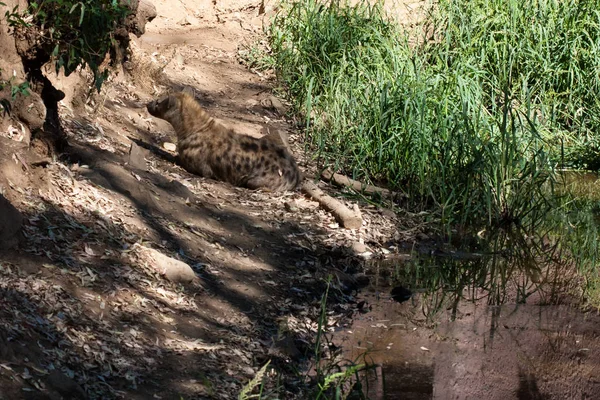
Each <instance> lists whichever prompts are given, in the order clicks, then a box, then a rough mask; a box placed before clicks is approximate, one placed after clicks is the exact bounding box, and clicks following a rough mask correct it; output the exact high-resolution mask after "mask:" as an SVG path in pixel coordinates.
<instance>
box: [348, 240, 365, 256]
mask: <svg viewBox="0 0 600 400" xmlns="http://www.w3.org/2000/svg"><path fill="white" fill-rule="evenodd" d="M367 250H368V249H367V246H366V245H365V244H364V243H360V242H354V243H352V251H353V252H354V253H356V254H361V253H364V252H366V251H367Z"/></svg>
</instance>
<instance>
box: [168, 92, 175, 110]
mask: <svg viewBox="0 0 600 400" xmlns="http://www.w3.org/2000/svg"><path fill="white" fill-rule="evenodd" d="M176 106H177V96H173V95H169V97H168V99H167V108H168V109H171V108H173V107H176Z"/></svg>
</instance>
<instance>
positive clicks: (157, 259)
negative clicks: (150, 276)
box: [136, 245, 198, 283]
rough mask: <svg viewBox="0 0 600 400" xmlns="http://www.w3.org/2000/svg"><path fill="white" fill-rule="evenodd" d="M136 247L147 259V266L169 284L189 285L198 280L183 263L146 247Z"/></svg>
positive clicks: (190, 268) (191, 270) (192, 271)
mask: <svg viewBox="0 0 600 400" xmlns="http://www.w3.org/2000/svg"><path fill="white" fill-rule="evenodd" d="M136 247H137V249H138V250H139V251H140V252H141V253H142V254H143V255H144V256H145V258H147V259H148V264H149V266H150V267H151V268H153V269H154V270H156V271H157V272H158V273H159V274H161V275H163V276H164V277H165V278H167V279H168V280H170V281H171V282H176V283H189V282H193V281H197V280H198V277H197V276H196V273H195V272H194V270H193V269H192V267H190V266H189V265H188V264H186V263H184V262H183V261H179V260H176V259H174V258H171V257H168V256H165V255H164V254H162V253H161V252H159V251H158V250H154V249H151V248H148V247H144V246H141V245H138V246H136Z"/></svg>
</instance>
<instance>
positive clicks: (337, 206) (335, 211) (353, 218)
mask: <svg viewBox="0 0 600 400" xmlns="http://www.w3.org/2000/svg"><path fill="white" fill-rule="evenodd" d="M301 190H302V192H303V193H305V194H307V195H308V196H310V197H312V198H313V199H314V200H316V201H317V202H318V203H319V204H320V205H321V207H323V208H324V209H326V210H327V211H329V212H330V213H331V214H332V215H333V216H334V217H335V219H336V220H337V221H338V222H339V224H340V225H342V226H343V227H344V228H346V229H358V228H360V227H361V226H362V222H363V220H362V216H361V215H360V211H359V210H358V208H356V210H355V211H352V210H350V209H349V208H348V207H346V206H345V205H344V204H342V203H341V202H339V201H338V200H336V199H334V198H333V197H331V196H329V195H328V194H326V193H325V192H323V191H322V190H321V189H319V188H318V187H317V185H315V184H314V183H313V182H311V181H308V180H307V181H305V182H304V183H303V184H302V188H301Z"/></svg>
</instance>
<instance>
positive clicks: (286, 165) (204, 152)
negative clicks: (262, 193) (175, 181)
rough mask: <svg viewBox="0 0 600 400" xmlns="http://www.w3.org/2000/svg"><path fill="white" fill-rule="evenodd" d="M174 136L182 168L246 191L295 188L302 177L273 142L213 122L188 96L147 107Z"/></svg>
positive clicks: (284, 152) (169, 99) (170, 98)
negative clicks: (170, 126)
mask: <svg viewBox="0 0 600 400" xmlns="http://www.w3.org/2000/svg"><path fill="white" fill-rule="evenodd" d="M148 111H149V112H150V114H152V115H154V116H155V117H158V118H162V119H165V120H167V121H169V122H170V123H171V125H173V128H174V129H175V132H176V133H177V150H178V152H179V159H180V163H181V165H182V166H183V167H184V168H185V169H186V170H188V171H189V172H192V173H195V174H197V175H200V176H204V177H207V178H213V179H217V180H221V181H225V182H229V183H232V184H234V185H236V186H241V187H247V188H250V189H259V188H264V189H269V190H273V191H279V190H292V189H295V188H296V187H297V186H298V185H299V183H300V181H301V174H300V171H299V170H298V166H297V165H296V161H295V160H294V158H293V157H292V155H291V154H290V153H289V151H288V150H287V149H286V148H285V147H283V146H282V145H280V144H278V143H276V142H275V141H273V140H261V139H256V138H253V137H250V136H246V135H240V134H237V133H235V132H234V131H233V130H230V129H227V128H226V127H224V126H223V125H221V124H220V123H219V122H218V121H216V120H215V119H213V118H211V117H210V116H209V115H208V114H207V113H206V112H205V111H204V110H203V109H202V107H201V106H200V105H199V104H198V103H197V102H196V101H195V99H194V98H193V97H192V96H190V95H189V94H187V93H176V94H173V95H171V96H167V97H164V98H162V99H159V100H156V101H153V102H151V103H149V104H148Z"/></svg>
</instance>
